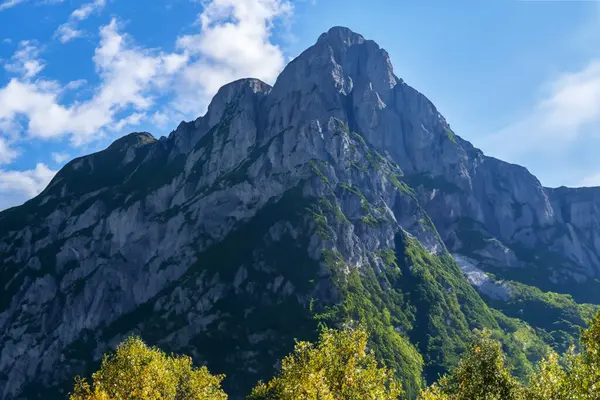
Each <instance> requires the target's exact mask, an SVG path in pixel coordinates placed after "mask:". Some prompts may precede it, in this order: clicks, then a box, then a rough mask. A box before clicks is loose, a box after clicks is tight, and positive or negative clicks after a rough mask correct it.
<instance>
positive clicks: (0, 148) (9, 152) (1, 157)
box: [0, 137, 19, 165]
mask: <svg viewBox="0 0 600 400" xmlns="http://www.w3.org/2000/svg"><path fill="white" fill-rule="evenodd" d="M18 156H19V152H18V151H16V150H14V149H12V148H10V146H9V145H8V143H7V142H6V140H4V139H3V138H1V137H0V165H1V164H10V163H11V162H13V161H14V160H15V159H16V158H17V157H18Z"/></svg>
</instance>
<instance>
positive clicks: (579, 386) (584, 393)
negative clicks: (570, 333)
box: [528, 313, 600, 400]
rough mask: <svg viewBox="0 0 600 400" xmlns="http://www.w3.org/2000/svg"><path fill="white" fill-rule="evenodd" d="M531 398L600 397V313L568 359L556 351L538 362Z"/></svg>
mask: <svg viewBox="0 0 600 400" xmlns="http://www.w3.org/2000/svg"><path fill="white" fill-rule="evenodd" d="M528 398H530V399H532V400H542V399H544V400H546V399H550V400H588V399H594V400H596V399H600V313H598V314H596V316H595V317H594V318H593V320H592V321H591V323H590V327H589V328H588V329H587V330H585V331H584V332H583V334H582V335H581V350H580V353H578V354H576V353H575V352H574V349H573V348H571V350H570V351H569V352H568V353H567V354H566V355H565V357H564V360H562V362H561V360H559V357H558V356H557V355H556V354H554V353H552V354H550V356H549V357H548V358H547V359H546V360H544V361H543V362H541V363H540V365H538V368H537V371H536V373H535V374H533V375H532V377H531V379H530V386H529V388H528Z"/></svg>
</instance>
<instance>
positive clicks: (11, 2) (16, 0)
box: [0, 0, 26, 11]
mask: <svg viewBox="0 0 600 400" xmlns="http://www.w3.org/2000/svg"><path fill="white" fill-rule="evenodd" d="M24 1H26V0H6V1H3V2H2V3H0V11H4V10H8V9H9V8H12V7H14V6H17V5H19V4H21V3H23V2H24Z"/></svg>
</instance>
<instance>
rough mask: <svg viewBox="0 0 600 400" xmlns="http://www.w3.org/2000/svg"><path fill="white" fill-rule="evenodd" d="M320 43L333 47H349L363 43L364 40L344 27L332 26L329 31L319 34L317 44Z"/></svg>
mask: <svg viewBox="0 0 600 400" xmlns="http://www.w3.org/2000/svg"><path fill="white" fill-rule="evenodd" d="M321 42H327V43H328V44H330V45H332V46H335V47H350V46H352V45H355V44H362V43H364V42H365V38H364V37H363V36H362V35H360V34H358V33H355V32H353V31H352V30H351V29H349V28H346V27H344V26H334V27H333V28H331V29H330V30H329V31H327V32H324V33H323V34H321V36H320V37H319V39H318V40H317V43H321Z"/></svg>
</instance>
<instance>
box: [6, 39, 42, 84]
mask: <svg viewBox="0 0 600 400" xmlns="http://www.w3.org/2000/svg"><path fill="white" fill-rule="evenodd" d="M39 56H40V50H39V48H38V46H37V44H36V43H35V42H31V41H28V40H24V41H22V42H20V43H19V50H17V52H16V53H15V54H14V55H13V56H12V58H11V61H10V62H8V63H6V64H5V65H4V68H5V69H6V70H7V71H8V72H12V73H15V74H19V75H21V76H22V77H23V79H26V80H27V79H31V78H33V77H34V76H36V75H37V74H39V73H40V72H41V71H42V70H43V69H44V67H45V64H44V62H43V61H41V60H40V59H39Z"/></svg>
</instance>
